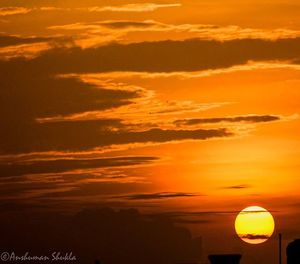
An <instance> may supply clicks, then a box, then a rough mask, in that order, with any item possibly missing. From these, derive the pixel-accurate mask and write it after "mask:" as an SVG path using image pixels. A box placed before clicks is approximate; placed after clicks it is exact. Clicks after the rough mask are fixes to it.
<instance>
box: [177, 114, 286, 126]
mask: <svg viewBox="0 0 300 264" xmlns="http://www.w3.org/2000/svg"><path fill="white" fill-rule="evenodd" d="M280 119H281V117H280V116H275V115H247V116H233V117H213V118H191V119H179V120H176V121H174V124H175V125H177V126H183V125H184V126H192V125H199V124H214V123H222V122H230V123H238V122H247V123H264V122H274V121H279V120H280Z"/></svg>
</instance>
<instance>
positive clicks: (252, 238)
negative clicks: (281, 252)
mask: <svg viewBox="0 0 300 264" xmlns="http://www.w3.org/2000/svg"><path fill="white" fill-rule="evenodd" d="M238 236H239V237H241V238H245V239H250V240H256V239H268V238H270V236H268V235H258V234H238Z"/></svg>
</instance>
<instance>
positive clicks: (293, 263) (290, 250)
mask: <svg viewBox="0 0 300 264" xmlns="http://www.w3.org/2000/svg"><path fill="white" fill-rule="evenodd" d="M286 255H287V264H299V263H300V239H295V240H294V241H293V242H291V243H290V244H289V245H288V246H287V248H286Z"/></svg>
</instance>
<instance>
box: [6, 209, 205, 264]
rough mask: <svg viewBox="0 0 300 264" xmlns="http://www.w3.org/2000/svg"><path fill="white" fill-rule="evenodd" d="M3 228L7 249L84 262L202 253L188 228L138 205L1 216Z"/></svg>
mask: <svg viewBox="0 0 300 264" xmlns="http://www.w3.org/2000/svg"><path fill="white" fill-rule="evenodd" d="M0 233H1V241H0V248H1V249H3V251H8V252H11V251H14V252H15V253H16V254H18V255H22V254H24V253H26V252H29V254H30V255H48V256H49V255H50V256H51V254H52V252H60V253H61V255H65V254H66V253H70V252H72V255H75V256H76V261H72V263H80V264H87V263H88V264H91V263H95V260H99V261H100V263H101V264H102V263H103V264H115V263H116V264H120V263H123V264H127V263H128V264H141V263H142V264H150V263H151V264H153V263H155V264H174V263H195V262H196V263H197V262H199V259H200V252H201V245H200V240H197V239H193V238H192V236H191V234H190V232H189V231H188V230H187V229H186V228H182V227H178V226H176V225H175V224H174V223H173V221H172V220H170V219H168V218H165V217H161V216H160V217H149V216H146V215H143V214H140V213H139V212H138V211H137V210H135V209H127V210H120V211H114V210H112V209H110V208H104V209H98V210H85V211H81V212H79V213H77V214H75V215H69V216H66V215H59V214H51V213H47V214H38V215H36V214H35V215H27V216H24V214H22V217H18V216H17V215H16V217H12V216H9V217H7V218H6V217H4V216H3V217H1V218H0ZM62 263H67V262H62ZM68 263H70V261H68Z"/></svg>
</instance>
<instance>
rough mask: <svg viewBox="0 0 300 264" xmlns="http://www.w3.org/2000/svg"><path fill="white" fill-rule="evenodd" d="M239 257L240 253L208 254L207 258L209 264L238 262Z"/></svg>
mask: <svg viewBox="0 0 300 264" xmlns="http://www.w3.org/2000/svg"><path fill="white" fill-rule="evenodd" d="M241 257H242V255H240V254H224V255H209V256H208V259H209V261H210V263H211V264H239V263H240V259H241Z"/></svg>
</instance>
